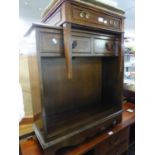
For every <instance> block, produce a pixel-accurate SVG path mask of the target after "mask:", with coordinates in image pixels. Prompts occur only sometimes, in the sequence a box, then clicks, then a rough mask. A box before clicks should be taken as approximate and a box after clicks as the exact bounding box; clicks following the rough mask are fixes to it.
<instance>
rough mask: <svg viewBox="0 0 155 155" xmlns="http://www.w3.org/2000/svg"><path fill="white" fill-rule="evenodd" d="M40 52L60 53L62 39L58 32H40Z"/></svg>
mask: <svg viewBox="0 0 155 155" xmlns="http://www.w3.org/2000/svg"><path fill="white" fill-rule="evenodd" d="M40 46H41V52H45V53H46V52H47V53H62V51H63V39H62V35H61V34H60V33H58V32H40Z"/></svg>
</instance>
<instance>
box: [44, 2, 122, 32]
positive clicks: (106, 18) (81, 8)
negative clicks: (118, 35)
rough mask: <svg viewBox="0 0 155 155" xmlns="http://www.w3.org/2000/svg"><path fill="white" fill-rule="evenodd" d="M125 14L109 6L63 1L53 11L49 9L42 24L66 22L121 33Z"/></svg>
mask: <svg viewBox="0 0 155 155" xmlns="http://www.w3.org/2000/svg"><path fill="white" fill-rule="evenodd" d="M58 12H59V14H60V16H59V17H58V20H59V22H57V23H55V20H54V19H55V18H54V17H53V16H56V14H58ZM123 14H124V12H123V11H122V10H119V9H116V8H113V7H110V6H107V5H104V6H102V7H97V6H95V5H91V4H90V3H85V2H82V1H81V2H79V1H76V0H75V1H69V0H61V1H59V3H57V4H56V5H55V6H53V8H52V9H49V11H48V13H47V14H46V15H45V16H44V17H43V19H42V22H45V23H48V24H52V25H62V24H63V23H65V22H70V23H74V24H79V25H83V26H89V27H95V28H101V29H109V30H114V31H118V32H121V31H122V30H123V29H122V25H123V23H122V19H123V18H124V16H123ZM52 17H53V18H52Z"/></svg>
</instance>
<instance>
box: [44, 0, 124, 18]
mask: <svg viewBox="0 0 155 155" xmlns="http://www.w3.org/2000/svg"><path fill="white" fill-rule="evenodd" d="M64 2H69V3H71V4H72V5H79V6H80V5H81V6H82V7H87V8H89V9H96V10H97V11H104V12H107V13H110V14H115V15H118V16H120V17H124V14H125V12H124V11H123V10H122V9H120V8H118V7H115V6H111V5H108V4H106V3H101V2H99V1H94V0H72V1H71V0H57V1H52V2H51V3H49V4H48V6H47V7H46V8H45V9H44V11H43V13H42V17H43V21H44V18H46V17H47V16H48V14H49V13H50V12H54V11H55V10H56V9H57V8H59V7H60V6H61V5H62V4H63V3H64Z"/></svg>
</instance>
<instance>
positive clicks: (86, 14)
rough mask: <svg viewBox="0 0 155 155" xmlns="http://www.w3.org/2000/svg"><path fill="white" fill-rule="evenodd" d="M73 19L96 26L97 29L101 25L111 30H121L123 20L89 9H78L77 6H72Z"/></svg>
mask: <svg viewBox="0 0 155 155" xmlns="http://www.w3.org/2000/svg"><path fill="white" fill-rule="evenodd" d="M72 19H73V20H74V21H76V22H81V23H84V24H85V25H88V23H90V24H94V26H95V27H96V26H97V25H100V26H103V27H105V28H109V29H118V30H120V29H121V19H119V18H115V17H112V16H110V15H106V14H104V13H96V12H94V11H90V10H89V9H84V8H78V7H76V6H72ZM96 24H97V25H96ZM88 26H89V25H88Z"/></svg>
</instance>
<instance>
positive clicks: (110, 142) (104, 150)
mask: <svg viewBox="0 0 155 155" xmlns="http://www.w3.org/2000/svg"><path fill="white" fill-rule="evenodd" d="M124 142H125V143H124ZM128 142H129V128H125V129H123V130H121V131H120V132H119V133H116V134H114V135H112V136H111V137H109V138H108V139H107V140H106V141H104V142H103V143H101V144H99V145H98V146H97V147H96V149H95V155H109V154H110V152H111V151H112V150H116V149H117V148H118V149H119V147H118V146H120V145H121V144H122V143H123V144H124V145H125V146H124V148H125V149H126V148H127V146H128ZM121 148H123V146H122V145H121ZM108 152H109V154H108ZM113 155H115V154H113Z"/></svg>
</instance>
